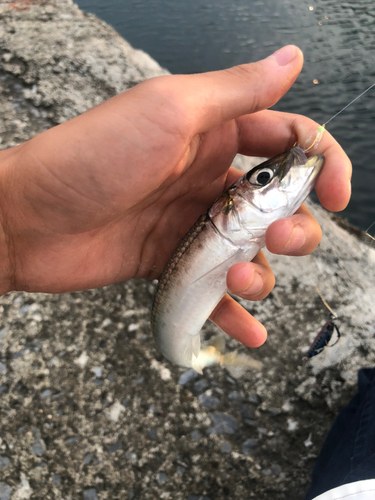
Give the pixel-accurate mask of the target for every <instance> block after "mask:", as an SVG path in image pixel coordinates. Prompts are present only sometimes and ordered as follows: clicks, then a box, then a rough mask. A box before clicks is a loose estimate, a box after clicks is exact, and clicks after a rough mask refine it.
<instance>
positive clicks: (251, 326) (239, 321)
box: [210, 295, 267, 347]
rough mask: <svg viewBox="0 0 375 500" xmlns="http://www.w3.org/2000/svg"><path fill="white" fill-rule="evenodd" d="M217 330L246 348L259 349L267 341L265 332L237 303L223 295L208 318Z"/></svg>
mask: <svg viewBox="0 0 375 500" xmlns="http://www.w3.org/2000/svg"><path fill="white" fill-rule="evenodd" d="M210 320H211V321H213V322H214V323H215V324H216V325H217V326H218V327H219V328H221V329H222V330H223V331H224V332H226V333H227V334H228V335H230V336H231V337H233V338H234V339H236V340H238V341H239V342H241V343H242V344H244V345H246V346H248V347H259V346H261V345H262V344H264V342H265V341H266V339H267V331H266V329H265V328H264V326H263V325H262V324H261V323H259V321H258V320H256V319H255V318H253V317H252V316H251V314H249V313H248V312H247V311H246V310H245V309H244V308H243V307H242V306H240V304H238V302H236V301H235V300H234V299H232V297H230V296H229V295H225V296H224V297H223V298H222V299H221V301H220V303H219V304H218V305H217V306H216V309H215V310H214V311H213V313H212V314H211V316H210Z"/></svg>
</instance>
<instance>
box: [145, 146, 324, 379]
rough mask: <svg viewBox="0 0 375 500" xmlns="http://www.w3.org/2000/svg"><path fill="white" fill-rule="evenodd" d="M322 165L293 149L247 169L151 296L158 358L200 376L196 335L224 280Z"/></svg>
mask: <svg viewBox="0 0 375 500" xmlns="http://www.w3.org/2000/svg"><path fill="white" fill-rule="evenodd" d="M323 164H324V156H323V155H321V154H318V155H315V156H313V157H311V158H309V159H308V158H307V156H306V154H305V152H304V150H303V149H302V148H300V147H299V146H295V147H293V148H292V149H290V150H288V151H286V152H285V153H281V154H279V155H277V156H275V157H274V158H271V159H270V160H267V161H266V162H264V163H262V164H260V165H258V166H257V167H255V168H253V169H252V170H250V171H249V172H248V173H247V174H245V175H244V176H243V177H241V179H239V180H238V181H237V182H236V183H235V184H233V185H232V186H231V187H230V188H229V189H228V190H227V191H226V192H225V193H224V194H223V195H222V196H220V198H218V199H217V200H216V201H215V203H214V204H213V205H212V207H211V208H210V209H209V210H208V211H207V213H206V214H204V215H202V216H201V217H200V218H199V219H198V221H197V222H196V224H195V225H194V226H193V227H192V228H191V229H190V231H189V232H188V233H187V235H186V236H185V237H184V239H183V240H182V241H181V243H180V245H179V246H178V248H177V249H176V251H175V252H174V254H173V256H172V257H171V259H170V260H169V262H168V264H167V266H166V268H165V270H164V272H163V274H162V276H161V278H160V281H159V284H158V288H157V291H156V294H155V298H154V303H153V308H152V318H151V324H152V329H153V333H154V336H155V340H156V343H157V345H158V347H159V349H160V351H161V352H162V353H163V354H164V356H165V357H166V358H168V359H169V360H170V361H171V362H172V363H175V364H177V365H179V366H182V367H187V368H188V367H192V368H198V371H201V370H202V368H203V367H204V366H207V365H208V364H209V363H210V361H209V360H208V361H207V360H206V357H207V353H206V352H205V353H203V352H202V355H201V357H203V354H204V357H205V359H200V356H199V353H200V330H201V328H202V326H203V324H204V323H205V321H206V319H207V318H208V317H209V315H210V314H211V312H212V311H213V310H214V309H215V307H216V306H217V304H218V303H219V302H220V300H221V299H222V297H223V296H224V295H225V293H226V292H227V285H226V275H227V272H228V270H229V268H230V267H231V266H232V265H233V264H236V263H237V262H245V261H251V260H252V259H253V258H254V257H255V255H256V254H257V253H258V252H259V250H260V249H261V248H262V247H263V246H264V245H265V233H266V230H267V228H268V226H269V225H270V224H271V223H272V222H274V221H276V220H278V219H281V218H283V217H287V216H289V215H292V214H293V213H294V212H295V211H296V210H297V209H298V208H299V207H300V205H301V204H302V203H303V201H304V200H305V198H306V197H307V196H308V194H309V193H310V191H311V190H312V188H313V187H314V184H315V181H316V179H317V177H318V174H319V173H320V171H321V169H322V167H323Z"/></svg>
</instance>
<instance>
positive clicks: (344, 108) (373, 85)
mask: <svg viewBox="0 0 375 500" xmlns="http://www.w3.org/2000/svg"><path fill="white" fill-rule="evenodd" d="M372 87H375V83H373V84H372V85H370V87H369V88H368V89H366V90H365V91H364V92H362V94H359V95H358V96H357V97H356V98H355V99H353V100H352V101H351V102H350V103H349V104H347V105H346V106H344V107H343V108H342V109H341V110H340V111H339V112H338V113H336V114H335V115H333V116H332V117H331V118H330V119H329V120H328V121H327V122H325V124H324V125H322V127H325V126H326V125H327V123H329V122H330V121H331V120H333V119H334V118H336V116H338V115H339V114H340V113H342V112H343V111H345V110H346V109H347V108H348V107H349V106H350V105H352V104H353V102H355V101H356V100H357V99H359V98H360V97H362V96H363V95H364V94H366V92H368V91H369V90H371V89H372Z"/></svg>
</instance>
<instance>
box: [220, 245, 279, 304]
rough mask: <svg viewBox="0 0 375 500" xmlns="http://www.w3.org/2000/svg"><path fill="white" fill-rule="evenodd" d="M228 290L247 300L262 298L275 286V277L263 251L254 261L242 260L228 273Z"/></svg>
mask: <svg viewBox="0 0 375 500" xmlns="http://www.w3.org/2000/svg"><path fill="white" fill-rule="evenodd" d="M227 286H228V290H229V291H230V292H231V293H233V294H235V295H238V296H239V297H242V298H243V299H246V300H253V301H255V300H262V299H264V298H265V297H267V295H268V294H269V293H270V292H271V290H272V289H273V287H274V286H275V277H274V275H273V272H272V270H271V268H270V266H269V264H268V262H267V259H266V258H265V256H264V254H263V252H259V253H258V254H257V255H256V256H255V257H254V259H253V260H252V262H240V263H239V264H235V265H234V266H232V267H231V268H230V269H229V271H228V274H227Z"/></svg>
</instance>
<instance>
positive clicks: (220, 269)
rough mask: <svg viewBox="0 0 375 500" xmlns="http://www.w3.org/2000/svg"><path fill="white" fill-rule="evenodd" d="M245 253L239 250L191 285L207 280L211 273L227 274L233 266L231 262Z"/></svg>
mask: <svg viewBox="0 0 375 500" xmlns="http://www.w3.org/2000/svg"><path fill="white" fill-rule="evenodd" d="M241 253H244V251H243V249H242V248H239V249H238V250H237V251H236V252H234V253H233V254H232V255H231V256H230V257H228V258H227V259H225V260H224V261H223V262H220V264H218V265H217V266H215V267H213V268H212V269H210V270H209V271H207V272H206V273H204V274H202V276H199V278H197V279H196V280H194V281H193V282H192V283H191V284H192V285H194V283H197V282H198V281H199V280H201V279H203V278H205V277H206V276H209V275H210V274H211V273H216V274H221V273H224V272H225V273H227V272H228V270H229V268H230V266H231V264H229V262H230V261H231V260H232V259H234V258H235V257H236V256H237V255H239V254H241Z"/></svg>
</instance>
